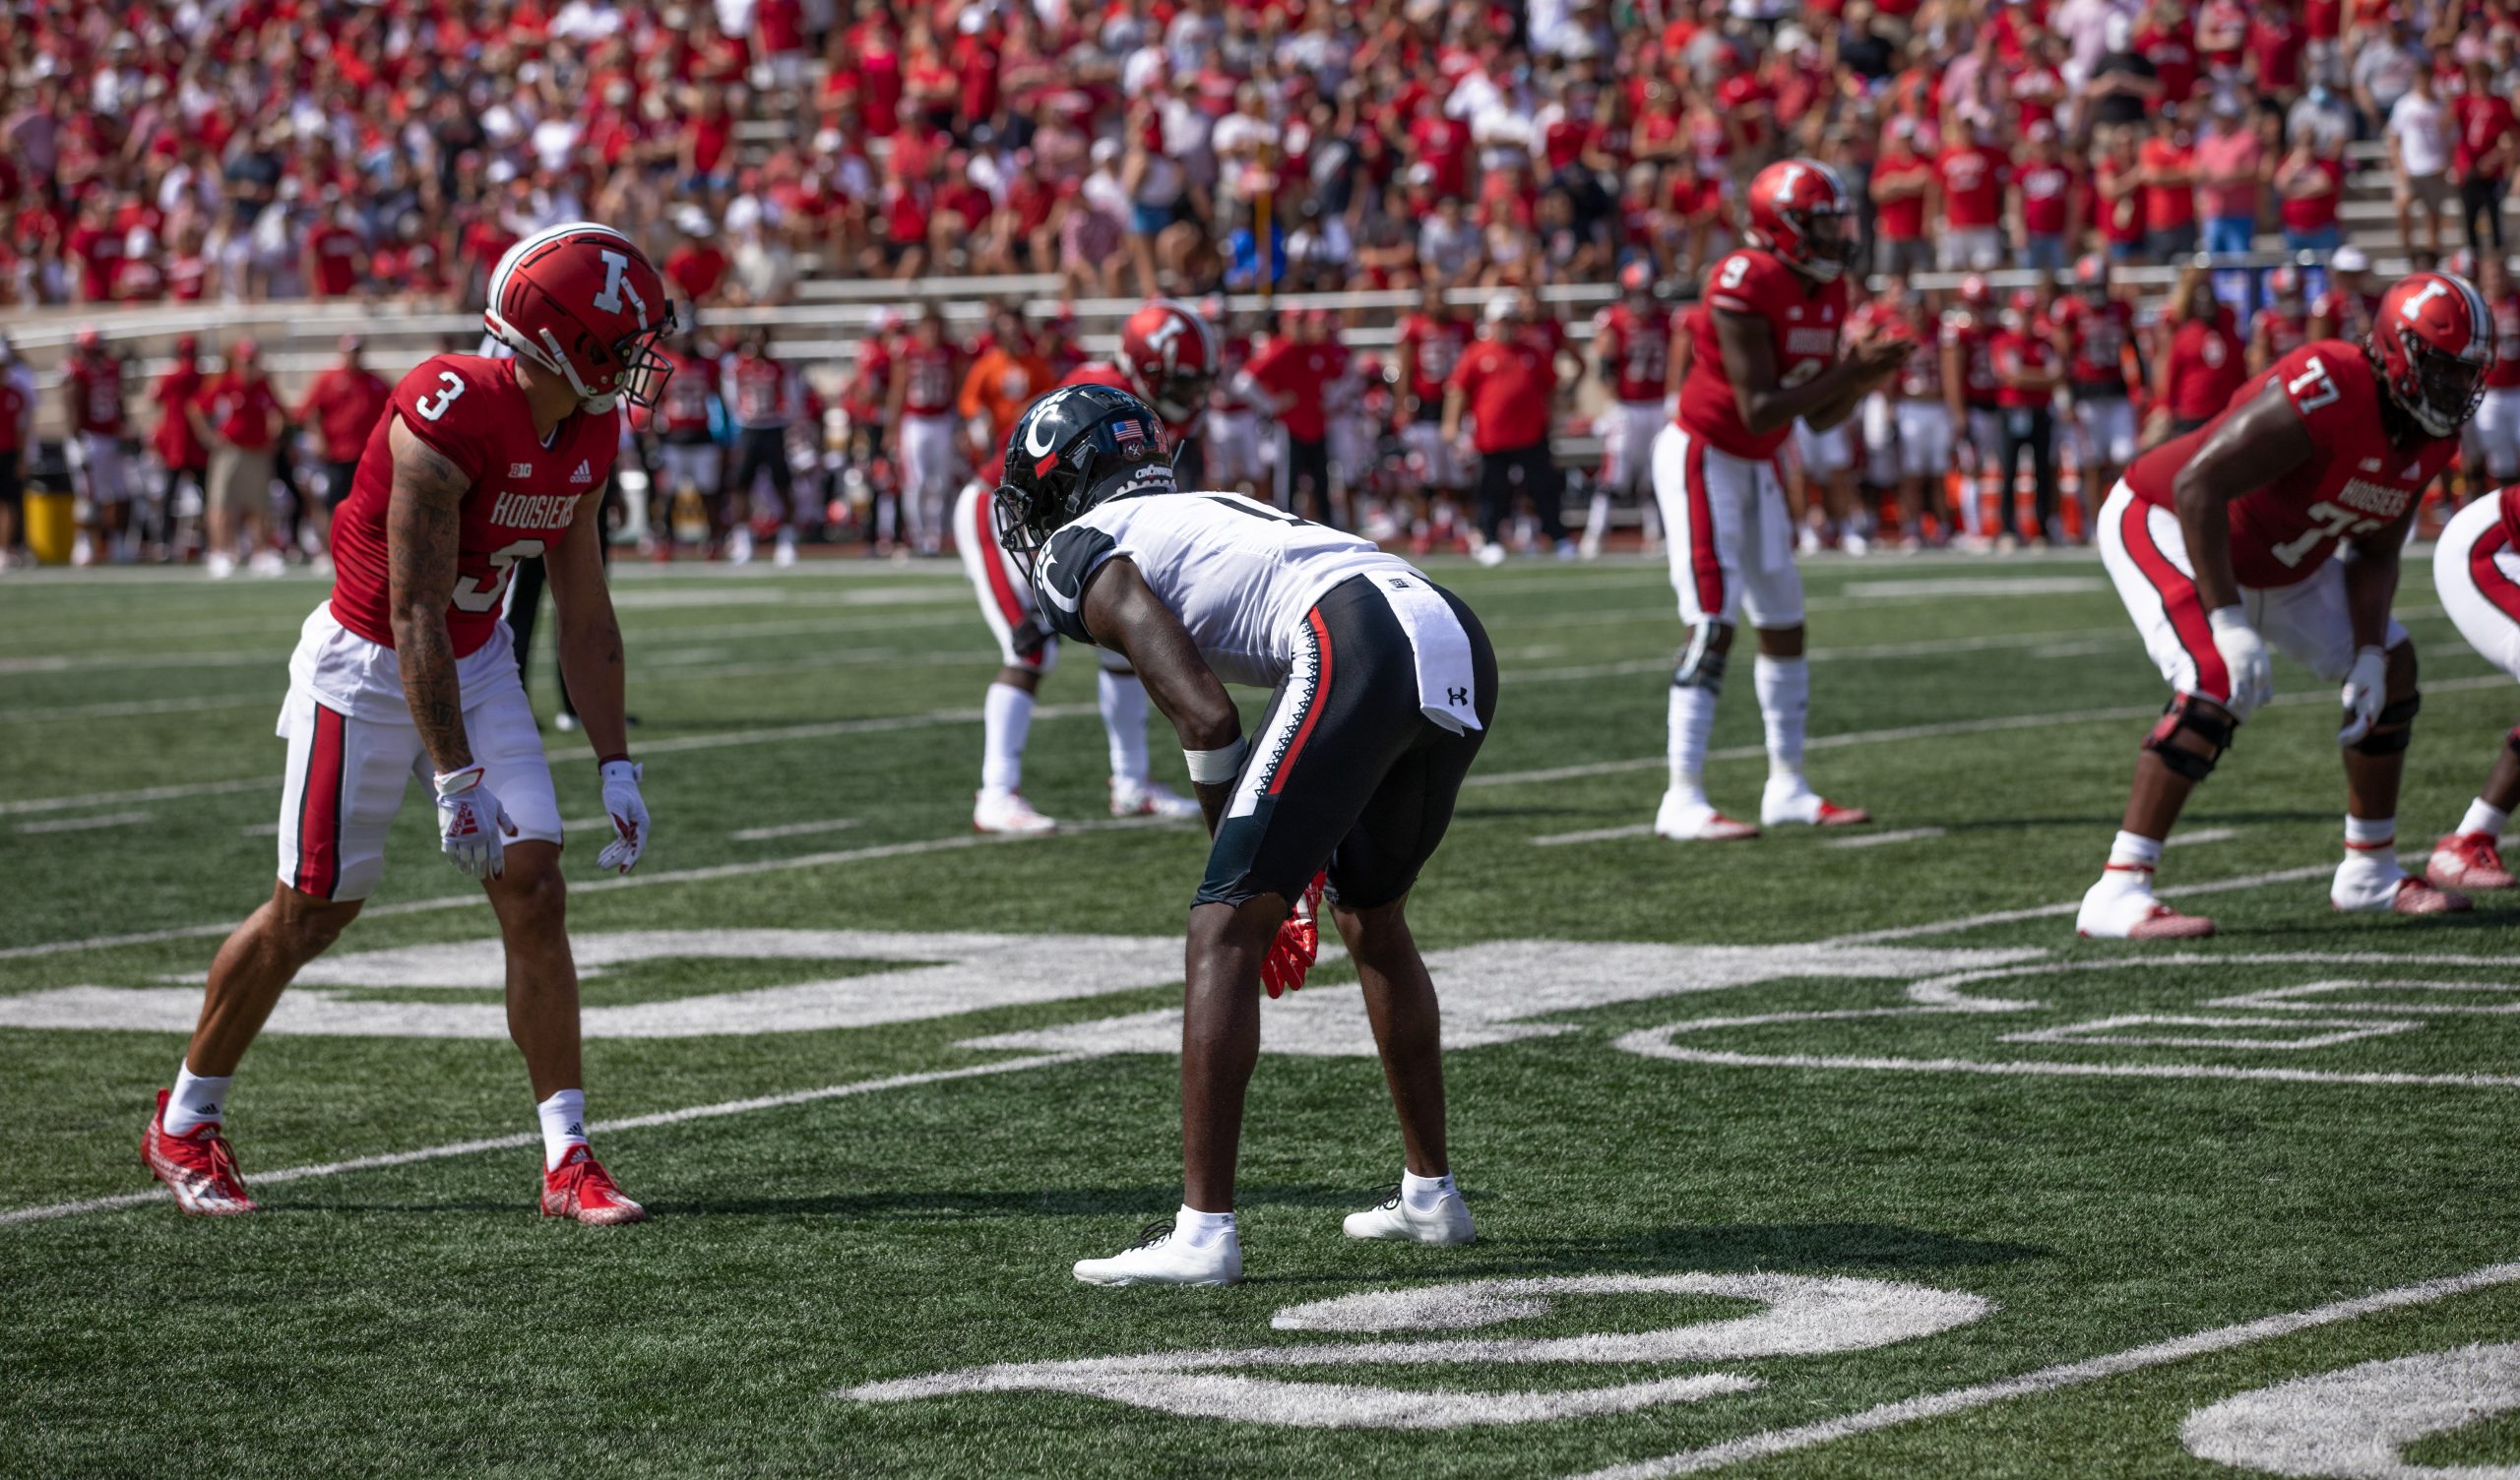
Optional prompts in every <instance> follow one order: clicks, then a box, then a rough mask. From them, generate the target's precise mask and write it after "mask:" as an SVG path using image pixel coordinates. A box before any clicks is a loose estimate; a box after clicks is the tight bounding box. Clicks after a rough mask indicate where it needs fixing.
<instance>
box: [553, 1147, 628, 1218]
mask: <svg viewBox="0 0 2520 1480" xmlns="http://www.w3.org/2000/svg"><path fill="white" fill-rule="evenodd" d="M542 1215H543V1216H544V1217H546V1218H575V1219H577V1220H578V1221H579V1222H581V1223H588V1224H593V1225H596V1226H599V1227H600V1226H604V1225H607V1224H612V1223H636V1222H639V1221H641V1220H643V1219H645V1218H646V1217H647V1216H648V1210H647V1209H646V1208H644V1207H641V1206H640V1205H639V1204H638V1203H633V1202H631V1201H630V1200H629V1199H628V1198H626V1197H623V1196H622V1194H621V1189H620V1188H619V1187H618V1186H616V1185H615V1184H614V1183H613V1180H612V1174H611V1173H610V1172H607V1171H605V1170H604V1169H603V1163H602V1162H600V1161H598V1160H596V1159H595V1153H594V1152H593V1151H590V1150H588V1149H587V1148H586V1147H585V1146H582V1145H580V1146H571V1147H570V1148H569V1154H568V1155H566V1156H563V1157H561V1158H560V1164H559V1165H558V1166H556V1167H553V1168H552V1169H551V1170H549V1171H547V1172H544V1173H543V1174H542Z"/></svg>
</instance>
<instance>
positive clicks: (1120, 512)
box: [997, 386, 1496, 1285]
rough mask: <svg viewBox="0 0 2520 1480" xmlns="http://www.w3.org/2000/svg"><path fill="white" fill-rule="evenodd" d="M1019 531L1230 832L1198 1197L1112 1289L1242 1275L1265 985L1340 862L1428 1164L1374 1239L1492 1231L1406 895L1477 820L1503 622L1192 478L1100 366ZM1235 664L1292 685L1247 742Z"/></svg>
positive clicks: (1467, 1236) (1205, 930)
mask: <svg viewBox="0 0 2520 1480" xmlns="http://www.w3.org/2000/svg"><path fill="white" fill-rule="evenodd" d="M997 499H998V502H997V531H998V538H999V540H1000V541H1001V542H1002V543H1003V544H1004V545H1005V547H1006V549H1007V550H1008V552H1009V553H1010V554H1013V555H1014V556H1015V557H1016V558H1017V559H1018V560H1020V561H1022V562H1024V563H1025V564H1026V565H1028V566H1029V567H1030V568H1031V570H1032V572H1033V578H1034V584H1035V586H1036V587H1037V588H1038V589H1039V590H1040V595H1041V608H1042V614H1043V616H1044V617H1045V618H1046V619H1047V621H1048V622H1049V623H1050V625H1051V626H1052V627H1054V628H1055V629H1057V631H1058V632H1059V634H1060V635H1061V636H1063V637H1068V638H1072V639H1074V640H1076V641H1078V642H1082V643H1092V644H1096V645H1098V646H1100V647H1103V648H1116V649H1117V650H1119V651H1121V652H1124V653H1126V654H1127V655H1128V657H1129V661H1130V664H1131V666H1133V667H1134V668H1136V669H1137V671H1138V674H1139V676H1140V677H1141V678H1143V679H1144V680H1145V681H1146V687H1147V692H1148V693H1149V694H1150V695H1152V696H1153V697H1154V700H1155V703H1156V706H1157V707H1158V708H1159V709H1162V710H1163V711H1164V713H1165V716H1166V718H1168V719H1170V720H1171V721H1172V725H1173V728H1174V730H1175V731H1176V732H1178V734H1179V735H1180V738H1181V744H1182V747H1183V749H1184V751H1185V752H1186V753H1187V759H1188V761H1189V765H1190V776H1191V779H1192V780H1193V781H1195V782H1197V783H1198V791H1199V805H1200V807H1201V809H1202V810H1203V811H1204V812H1205V814H1206V816H1207V820H1208V827H1209V831H1210V832H1211V833H1213V834H1214V837H1215V842H1214V845H1213V847H1212V848H1211V850H1210V852H1209V855H1208V872H1207V879H1206V881H1205V882H1204V883H1203V884H1201V885H1200V887H1199V893H1198V895H1197V897H1196V899H1195V901H1194V902H1193V903H1192V905H1191V908H1190V935H1189V949H1188V966H1187V981H1188V986H1187V989H1186V992H1185V994H1184V1000H1183V1012H1182V1021H1181V1151H1182V1162H1183V1170H1184V1178H1183V1181H1184V1188H1183V1198H1182V1204H1181V1210H1180V1212H1179V1213H1178V1214H1177V1215H1176V1216H1175V1217H1174V1218H1173V1220H1172V1221H1171V1222H1170V1223H1168V1224H1166V1223H1157V1224H1151V1225H1149V1227H1148V1229H1147V1230H1146V1233H1145V1235H1144V1236H1143V1237H1142V1238H1141V1240H1140V1241H1139V1243H1138V1244H1137V1245H1136V1246H1135V1247H1133V1248H1131V1249H1128V1250H1126V1251H1124V1252H1122V1253H1120V1254H1118V1255H1115V1256H1113V1257H1112V1258H1110V1259H1090V1260H1083V1261H1080V1262H1079V1263H1078V1264H1077V1265H1076V1277H1077V1278H1078V1279H1081V1280H1084V1281H1085V1282H1087V1283H1089V1284H1104V1285H1131V1284H1231V1283H1233V1282H1234V1281H1235V1280H1238V1279H1240V1278H1241V1277H1242V1248H1241V1244H1240V1243H1239V1242H1238V1240H1237V1239H1236V1236H1235V1233H1234V1226H1233V1174H1234V1158H1235V1155H1236V1153H1237V1150H1238V1147H1239V1145H1240V1142H1241V1139H1242V1096H1243V1090H1244V1088H1245V1086H1246V1085H1247V1084H1248V1083H1249V1082H1250V1079H1251V1070H1252V1065H1253V1061H1254V1060H1255V1059H1256V1058H1257V1057H1258V1056H1259V1052H1260V990H1261V988H1262V987H1263V986H1264V985H1266V986H1267V987H1268V988H1269V990H1270V991H1271V993H1272V994H1273V995H1274V994H1275V993H1276V992H1277V991H1279V990H1280V989H1282V988H1284V987H1287V986H1296V985H1300V984H1301V982H1302V979H1303V972H1304V969H1305V968H1306V967H1307V966H1309V965H1310V963H1311V959H1312V952H1313V945H1314V941H1313V935H1312V929H1313V927H1312V924H1311V920H1310V917H1309V914H1310V912H1309V910H1305V911H1303V912H1302V913H1301V914H1300V915H1297V916H1294V917H1292V918H1291V915H1290V911H1291V910H1292V909H1293V908H1294V906H1295V905H1296V904H1297V902H1298V901H1306V902H1308V901H1307V895H1308V894H1310V892H1311V889H1312V886H1313V881H1314V880H1315V877H1316V876H1317V875H1319V874H1320V873H1322V872H1323V871H1324V870H1325V869H1326V870H1327V873H1328V878H1329V888H1330V900H1331V910H1332V914H1333V916H1334V918H1336V919H1337V921H1338V924H1339V934H1340V936H1341V937H1342V938H1343V939H1344V940H1345V941H1346V942H1347V943H1348V952H1349V955H1350V956H1351V958H1353V959H1354V960H1355V963H1356V975H1357V978H1358V980H1359V981H1360V982H1361V983H1362V984H1363V988H1364V999H1365V1011H1366V1015H1367V1016H1368V1017H1369V1018H1371V1020H1372V1022H1373V1029H1374V1042H1375V1044H1376V1045H1377V1046H1378V1047H1379V1048H1380V1050H1381V1052H1382V1063H1383V1076H1384V1079H1386V1081H1387V1082H1388V1083H1389V1085H1390V1088H1391V1099H1392V1106H1393V1108H1394V1109H1395V1110H1397V1111H1398V1112H1399V1117H1400V1137H1401V1143H1402V1146H1403V1147H1404V1149H1405V1150H1406V1152H1407V1167H1406V1171H1405V1173H1404V1175H1403V1177H1402V1180H1401V1191H1400V1194H1399V1196H1398V1197H1396V1198H1393V1199H1391V1200H1390V1201H1388V1202H1386V1203H1383V1204H1382V1205H1381V1206H1379V1207H1376V1208H1372V1209H1370V1210H1367V1211H1364V1212H1359V1213H1355V1214H1353V1215H1352V1216H1350V1217H1349V1219H1348V1220H1347V1233H1348V1236H1349V1237H1351V1238H1373V1239H1407V1240H1413V1241H1415V1242H1418V1243H1425V1244H1466V1243H1469V1242H1470V1241H1471V1238H1472V1229H1471V1221H1470V1209H1469V1208H1468V1207H1466V1206H1465V1205H1463V1203H1462V1201H1461V1195H1460V1193H1458V1192H1457V1191H1455V1190H1454V1188H1453V1184H1452V1178H1451V1175H1450V1167H1449V1164H1448V1163H1447V1161H1446V1159H1445V1149H1444V1077H1443V1061H1442V1058H1441V1048H1440V1040H1439V1034H1438V1020H1437V1011H1436V1006H1435V989H1434V984H1433V982H1432V981H1430V980H1429V979H1428V977H1427V974H1426V964H1425V962H1424V961H1423V960H1421V959H1420V958H1419V957H1418V946H1417V943H1416V941H1414V940H1413V939H1412V938H1411V936H1410V933H1409V922H1408V919H1407V917H1406V915H1405V914H1404V906H1405V904H1406V902H1407V899H1408V896H1409V891H1410V887H1411V886H1412V885H1413V884H1415V883H1416V881H1417V878H1418V870H1419V869H1420V868H1422V867H1424V865H1425V862H1426V859H1427V858H1428V857H1429V856H1430V855H1431V854H1432V853H1433V852H1434V850H1435V845H1436V844H1437V843H1438V842H1440V841H1441V840H1442V838H1443V835H1444V829H1445V827H1446V826H1447V825H1448V824H1450V822H1451V821H1452V812H1453V802H1454V799H1455V797H1456V796H1457V795H1458V794H1459V792H1460V789H1461V783H1462V778H1463V776H1464V775H1466V774H1467V773H1468V772H1469V771H1470V765H1471V762H1472V761H1473V760H1474V759H1475V758H1476V757H1477V756H1478V754H1479V746H1480V742H1481V739H1482V738H1484V736H1485V733H1486V725H1487V721H1488V718H1489V716H1490V715H1491V714H1492V712H1493V710H1494V708H1495V697H1496V659H1495V654H1494V653H1493V652H1492V651H1491V650H1490V648H1489V647H1488V644H1487V637H1486V634H1485V633H1484V632H1483V631H1482V630H1481V627H1480V625H1479V619H1478V618H1477V617H1475V616H1473V615H1471V612H1470V608H1468V607H1466V606H1464V605H1463V604H1462V603H1461V602H1460V601H1459V600H1457V599H1455V598H1454V597H1453V596H1452V595H1451V594H1450V593H1448V592H1446V591H1444V590H1442V589H1441V588H1439V587H1438V586H1435V585H1434V584H1433V583H1431V582H1429V581H1428V580H1427V579H1426V578H1425V577H1423V576H1421V575H1419V574H1418V571H1417V570H1416V569H1415V568H1413V567H1411V566H1410V565H1408V564H1406V563H1405V562H1403V561H1401V560H1400V559H1398V558H1397V557H1395V556H1390V555H1385V554H1384V553H1382V552H1381V551H1380V550H1379V549H1377V548H1375V547H1374V546H1373V545H1372V544H1371V543H1369V542H1367V541H1365V540H1363V539H1359V538H1356V537H1355V536H1353V535H1348V534H1342V533H1340V532H1339V531H1337V530H1335V529H1331V528H1327V527H1325V526H1323V525H1320V524H1312V523H1310V522H1308V521H1305V520H1300V519H1296V518H1295V517H1293V516H1292V515H1290V514H1285V513H1282V512H1280V511H1279V510H1277V509H1274V508H1272V507H1270V506H1269V505H1267V504H1263V503H1259V502H1258V501H1256V500H1253V499H1248V498H1244V497H1242V496H1240V495H1238V494H1229V493H1199V492H1184V491H1181V490H1180V489H1179V488H1178V487H1177V485H1176V484H1175V482H1174V480H1173V476H1172V469H1171V467H1170V466H1169V465H1168V464H1167V463H1166V457H1165V449H1164V443H1163V439H1162V437H1161V435H1160V434H1159V433H1158V432H1157V431H1156V429H1155V424H1154V412H1153V411H1152V410H1151V409H1150V408H1149V407H1148V406H1147V405H1145V404H1144V403H1143V402H1141V401H1138V400H1137V399H1136V398H1134V397H1131V396H1128V395H1126V394H1124V393H1122V392H1118V391H1112V390H1107V389H1104V388H1102V387H1096V386H1079V387H1068V388H1062V389H1060V390H1058V391H1054V392H1052V393H1051V394H1050V395H1048V396H1046V397H1043V398H1042V399H1041V400H1040V401H1036V402H1034V404H1033V406H1032V408H1031V409H1030V410H1028V411H1027V412H1025V414H1024V418H1023V420H1022V421H1021V422H1020V423H1018V425H1017V427H1016V430H1015V435H1014V436H1013V437H1012V438H1011V439H1010V440H1009V443H1008V446H1007V452H1006V483H1005V486H1003V487H1001V488H1000V489H999V490H998V495H997ZM1227 683H1238V684H1248V685H1252V686H1254V687H1267V686H1274V687H1275V689H1276V691H1277V692H1276V695H1275V697H1274V698H1273V699H1272V700H1271V701H1270V705H1269V709H1268V712H1267V717H1266V718H1264V719H1263V720H1262V722H1261V727H1260V732H1259V734H1258V736H1257V737H1256V738H1246V737H1245V736H1244V735H1243V734H1242V732H1241V730H1242V726H1241V721H1240V719H1239V717H1238V716H1237V715H1236V714H1235V711H1234V707H1233V702H1232V701H1231V700H1229V699H1228V698H1227V697H1226V692H1225V685H1226V684H1227Z"/></svg>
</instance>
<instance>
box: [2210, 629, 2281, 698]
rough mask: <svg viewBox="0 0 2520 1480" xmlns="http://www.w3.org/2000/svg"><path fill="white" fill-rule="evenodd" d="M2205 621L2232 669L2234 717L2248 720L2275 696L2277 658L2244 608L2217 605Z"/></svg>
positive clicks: (2225, 665)
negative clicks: (2267, 646)
mask: <svg viewBox="0 0 2520 1480" xmlns="http://www.w3.org/2000/svg"><path fill="white" fill-rule="evenodd" d="M2205 620H2206V622H2207V623H2208V624H2209V625H2211V626H2212V627H2213V629H2214V648H2215V650H2217V651H2219V652H2221V653H2222V654H2223V666H2224V667H2226V668H2229V669H2230V670H2232V717H2233V718H2234V719H2246V718H2247V717H2248V716H2249V713H2250V711H2251V710H2254V709H2256V708H2257V707H2258V706H2260V705H2262V704H2264V703H2266V702H2267V701H2268V700H2270V699H2273V698H2274V697H2275V660H2274V658H2273V657H2271V656H2270V655H2269V654H2268V653H2267V650H2266V640H2265V639H2264V638H2261V637H2259V636H2258V635H2257V629H2256V628H2254V627H2251V626H2249V625H2248V613H2247V612H2246V611H2244V610H2242V609H2241V608H2239V607H2237V606H2221V607H2216V608H2215V609H2214V611H2213V612H2212V613H2211V614H2209V615H2208V616H2207V617H2206V619H2205Z"/></svg>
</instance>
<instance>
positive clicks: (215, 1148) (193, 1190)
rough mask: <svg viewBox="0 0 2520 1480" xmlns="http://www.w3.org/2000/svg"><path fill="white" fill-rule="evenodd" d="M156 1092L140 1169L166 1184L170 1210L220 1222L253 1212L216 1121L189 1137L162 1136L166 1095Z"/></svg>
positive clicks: (142, 1144)
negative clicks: (172, 1202)
mask: <svg viewBox="0 0 2520 1480" xmlns="http://www.w3.org/2000/svg"><path fill="white" fill-rule="evenodd" d="M167 1093H168V1091H166V1090H163V1089H160V1090H158V1113H157V1114H155V1115H153V1116H151V1117H150V1118H149V1129H148V1130H146V1131H144V1132H142V1133H141V1136H140V1164H141V1165H142V1166H145V1167H147V1168H149V1175H151V1176H153V1177H155V1178H157V1179H158V1181H160V1182H163V1183H165V1184H166V1187H167V1190H168V1191H170V1192H172V1193H173V1194H174V1195H175V1205H176V1206H177V1207H179V1208H181V1209H183V1210H184V1211H185V1212H188V1213H191V1214H192V1215H193V1216H195V1217H202V1218H223V1217H231V1216H233V1215H235V1214H237V1213H240V1212H252V1211H253V1210H254V1200H253V1199H252V1198H249V1197H247V1196H246V1195H245V1179H244V1177H243V1175H242V1174H240V1173H239V1172H238V1171H237V1170H236V1153H235V1151H233V1150H232V1149H230V1148H229V1147H228V1144H227V1138H226V1137H224V1136H221V1135H220V1134H219V1123H218V1122H217V1121H210V1122H206V1123H204V1124H202V1125H199V1126H195V1127H194V1128H193V1130H192V1134H191V1135H189V1136H169V1135H168V1134H166V1096H167Z"/></svg>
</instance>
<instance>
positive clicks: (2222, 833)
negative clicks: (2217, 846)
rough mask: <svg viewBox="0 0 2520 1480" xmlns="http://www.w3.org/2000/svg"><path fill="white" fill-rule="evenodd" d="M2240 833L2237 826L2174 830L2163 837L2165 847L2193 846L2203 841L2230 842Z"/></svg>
mask: <svg viewBox="0 0 2520 1480" xmlns="http://www.w3.org/2000/svg"><path fill="white" fill-rule="evenodd" d="M2239 835H2240V830H2239V829H2237V828H2199V829H2197V830H2196V831H2195V832H2193V833H2172V834H2171V835H2170V836H2168V837H2166V838H2164V839H2162V846H2163V847H2165V848H2192V847H2194V846H2196V845H2197V844H2198V843H2203V842H2229V841H2231V840H2232V839H2233V838H2235V837H2237V836H2239Z"/></svg>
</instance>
